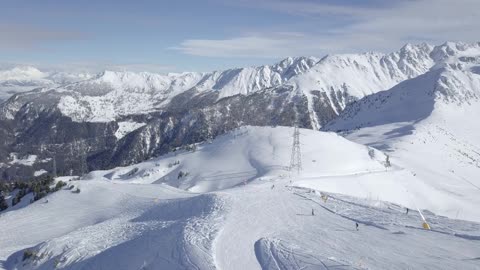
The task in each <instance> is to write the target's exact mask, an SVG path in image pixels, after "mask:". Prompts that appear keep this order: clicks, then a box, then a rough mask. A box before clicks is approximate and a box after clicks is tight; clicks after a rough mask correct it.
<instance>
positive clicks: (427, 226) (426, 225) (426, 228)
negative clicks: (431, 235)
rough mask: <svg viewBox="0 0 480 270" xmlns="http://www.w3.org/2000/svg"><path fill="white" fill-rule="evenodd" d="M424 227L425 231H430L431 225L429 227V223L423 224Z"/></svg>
mask: <svg viewBox="0 0 480 270" xmlns="http://www.w3.org/2000/svg"><path fill="white" fill-rule="evenodd" d="M422 226H423V228H424V229H425V230H430V225H428V223H427V222H423V225H422Z"/></svg>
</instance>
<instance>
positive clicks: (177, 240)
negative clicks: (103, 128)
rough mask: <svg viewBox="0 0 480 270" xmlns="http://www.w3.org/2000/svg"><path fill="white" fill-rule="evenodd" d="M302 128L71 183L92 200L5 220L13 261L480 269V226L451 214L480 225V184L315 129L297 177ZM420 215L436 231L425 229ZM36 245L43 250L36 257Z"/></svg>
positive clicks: (250, 135) (7, 264)
mask: <svg viewBox="0 0 480 270" xmlns="http://www.w3.org/2000/svg"><path fill="white" fill-rule="evenodd" d="M292 133H293V129H292V128H286V127H277V128H266V127H263V128H261V127H244V128H240V129H237V130H235V131H233V132H230V133H228V134H226V135H224V136H220V137H218V138H216V139H215V140H213V141H212V142H210V143H209V142H206V143H204V144H201V145H198V146H197V149H196V150H195V151H194V152H188V151H177V152H175V153H170V154H169V155H166V156H163V157H159V158H156V159H152V160H149V161H146V162H143V163H140V164H137V165H133V166H128V167H122V168H116V169H112V170H106V171H95V172H91V173H90V174H88V175H86V176H84V177H82V179H83V180H80V181H70V182H68V185H74V186H75V187H74V188H79V189H80V190H81V192H80V193H78V194H74V193H72V192H71V191H70V190H69V189H68V187H66V188H65V189H64V190H61V191H58V192H56V193H54V194H52V195H49V196H48V197H47V198H48V203H45V202H42V201H38V202H35V203H34V204H31V205H29V206H27V207H25V208H21V209H18V210H16V211H9V212H6V213H2V214H0V227H1V228H9V233H8V234H0V262H1V261H3V263H0V266H2V267H3V268H5V269H52V268H61V269H335V268H337V269H364V268H368V269H412V268H413V269H452V268H459V269H478V267H479V266H480V262H479V258H480V245H479V244H478V241H479V240H480V224H479V223H475V222H471V221H465V220H458V219H453V218H455V215H456V213H452V212H451V211H450V210H451V208H456V209H457V210H461V211H462V213H463V216H462V218H465V219H470V220H477V221H479V220H480V213H479V211H478V207H475V206H478V203H479V202H478V199H476V198H473V197H472V196H470V195H469V193H468V192H471V190H472V189H471V188H469V189H467V188H464V189H463V190H461V189H456V190H455V193H457V192H463V194H456V195H455V194H452V192H451V191H450V190H446V189H441V188H438V186H436V185H434V183H435V181H434V180H431V181H429V177H436V175H435V171H436V170H437V169H438V167H437V166H442V165H443V164H438V165H437V164H435V163H426V162H423V163H418V164H416V165H415V166H416V167H415V169H417V168H419V167H421V166H423V167H424V170H425V171H427V170H430V171H431V174H420V173H419V174H417V175H416V176H414V175H413V173H412V171H411V168H410V167H407V166H410V165H412V164H413V163H414V162H416V161H417V160H416V159H412V161H411V163H408V162H407V161H406V160H402V159H400V158H401V157H397V156H395V157H394V158H392V159H391V162H392V167H385V159H386V155H385V154H384V153H382V152H380V151H378V150H372V149H371V148H369V147H366V146H364V145H360V144H356V143H353V142H351V141H348V140H346V139H344V138H342V137H340V136H338V135H336V134H334V133H325V132H318V131H312V130H303V129H302V130H301V147H302V162H303V168H304V170H303V171H302V172H301V174H300V175H297V174H295V173H294V172H289V171H287V170H286V166H288V165H289V161H290V151H291V141H292ZM423 157H425V156H423ZM403 158H404V157H403ZM419 158H420V157H419ZM179 171H183V172H186V173H188V175H186V176H184V177H181V178H178V173H179ZM442 180H443V179H442ZM437 182H440V181H437ZM177 187H178V188H177ZM329 191H332V193H331V192H329ZM338 193H344V194H350V195H355V196H356V197H350V196H347V195H340V194H338ZM464 195H465V196H464ZM477 197H478V196H477ZM325 198H326V199H325ZM387 201H389V202H387ZM405 207H409V208H410V209H411V210H410V211H409V213H408V214H406V208H405ZM417 207H418V208H419V209H421V211H422V212H421V213H422V215H423V216H425V218H426V220H427V221H428V222H429V224H430V226H431V227H432V230H430V231H429V230H424V229H422V228H421V226H422V222H423V221H422V218H421V216H420V213H419V212H417V211H416V209H417ZM312 209H313V211H314V215H312ZM423 209H428V211H427V210H423ZM434 213H436V214H434ZM438 214H441V215H446V216H449V217H450V218H447V217H444V216H441V215H438ZM59 217H61V218H59ZM355 223H358V224H359V230H358V231H357V230H356V229H355ZM25 250H28V251H29V252H31V253H32V254H34V255H33V256H32V257H31V258H27V259H25V260H24V259H23V258H24V251H25Z"/></svg>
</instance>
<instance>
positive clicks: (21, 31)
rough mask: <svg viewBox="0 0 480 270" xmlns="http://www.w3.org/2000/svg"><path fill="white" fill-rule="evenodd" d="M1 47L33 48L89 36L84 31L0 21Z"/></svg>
mask: <svg viewBox="0 0 480 270" xmlns="http://www.w3.org/2000/svg"><path fill="white" fill-rule="evenodd" d="M0 37H2V41H1V42H0V49H31V48H37V47H40V46H42V45H43V44H45V43H47V42H51V41H69V40H70V41H71V40H80V39H85V38H87V35H86V34H84V33H79V32H73V31H62V30H56V29H46V28H40V27H36V26H32V25H22V24H6V23H0Z"/></svg>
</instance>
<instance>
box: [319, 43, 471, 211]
mask: <svg viewBox="0 0 480 270" xmlns="http://www.w3.org/2000/svg"><path fill="white" fill-rule="evenodd" d="M431 55H432V56H434V58H435V59H437V64H436V65H435V66H434V67H433V68H432V69H431V70H430V71H428V72H427V73H425V74H423V75H420V76H418V77H415V78H412V79H410V80H406V81H404V82H402V83H400V84H398V85H396V86H394V87H393V88H392V89H389V90H387V91H383V92H379V93H376V94H373V95H370V96H367V97H365V98H363V99H361V100H359V101H358V102H356V103H353V104H351V105H349V106H347V108H346V109H345V110H344V111H343V113H342V114H340V116H339V117H338V118H337V119H336V120H334V121H332V122H331V123H329V124H328V125H327V126H326V127H325V128H324V129H325V130H330V131H340V132H343V133H344V134H345V136H346V137H347V138H348V139H350V140H353V141H356V142H359V143H362V144H366V145H369V146H372V147H375V148H378V149H382V150H384V151H389V152H391V155H392V158H393V159H398V160H401V166H405V167H409V168H411V170H412V171H413V172H414V173H415V175H416V176H417V177H419V179H421V182H422V183H427V184H429V185H431V186H435V187H436V188H437V189H439V190H448V191H449V192H451V193H452V195H451V197H457V199H458V200H461V199H463V198H476V197H478V192H479V191H480V182H479V181H478V179H479V178H478V176H479V175H480V125H479V124H478V121H477V120H476V119H475V117H474V116H475V115H479V113H480V72H479V69H480V57H479V56H480V44H462V43H446V44H444V45H442V46H438V47H436V48H435V49H434V51H433V52H432V54H431ZM439 59H440V60H441V61H442V62H439V61H438V60H439ZM429 166H438V168H436V169H434V170H432V169H431V168H429ZM460 194H461V195H460ZM425 196H426V197H429V196H430V195H428V194H426V195H425ZM438 203H439V204H442V205H445V206H447V204H445V203H443V202H438ZM449 211H450V215H452V214H455V215H458V216H461V215H462V212H463V211H465V210H464V208H462V209H461V210H458V209H457V210H454V207H451V209H450V210H449Z"/></svg>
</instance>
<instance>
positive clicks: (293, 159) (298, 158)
mask: <svg viewBox="0 0 480 270" xmlns="http://www.w3.org/2000/svg"><path fill="white" fill-rule="evenodd" d="M289 169H290V171H295V170H296V171H297V174H300V171H301V170H302V152H301V151H300V129H299V128H298V125H295V127H294V129H293V145H292V155H291V156H290V167H289Z"/></svg>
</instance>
